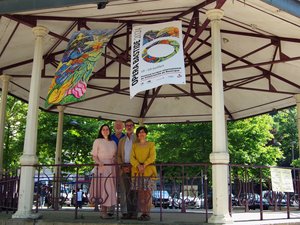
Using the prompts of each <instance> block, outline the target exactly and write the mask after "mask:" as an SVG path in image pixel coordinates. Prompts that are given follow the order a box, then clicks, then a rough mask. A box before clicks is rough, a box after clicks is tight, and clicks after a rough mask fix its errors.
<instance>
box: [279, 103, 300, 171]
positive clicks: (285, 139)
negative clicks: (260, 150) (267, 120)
mask: <svg viewBox="0 0 300 225" xmlns="http://www.w3.org/2000/svg"><path fill="white" fill-rule="evenodd" d="M274 121H275V123H276V126H275V127H274V130H273V133H274V136H275V139H274V143H275V145H279V146H280V147H281V149H282V151H283V154H284V156H285V158H283V159H282V160H280V161H279V165H281V166H290V165H291V162H292V160H293V156H292V155H293V154H292V153H293V152H294V159H296V158H299V151H298V149H299V144H298V129H297V110H296V108H295V107H291V108H288V109H284V110H281V111H279V112H278V113H277V114H276V115H274Z"/></svg>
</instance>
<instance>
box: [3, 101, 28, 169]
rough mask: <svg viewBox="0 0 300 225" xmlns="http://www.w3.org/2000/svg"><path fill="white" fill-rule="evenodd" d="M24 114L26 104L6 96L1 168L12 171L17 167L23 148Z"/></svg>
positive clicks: (25, 112)
mask: <svg viewBox="0 0 300 225" xmlns="http://www.w3.org/2000/svg"><path fill="white" fill-rule="evenodd" d="M26 114H27V105H26V104H24V103H23V102H22V101H20V100H18V99H16V98H14V97H12V96H7V106H6V121H5V122H6V123H5V135H4V148H3V151H4V153H3V158H4V162H3V168H6V169H9V170H14V169H17V168H18V167H19V158H20V156H21V155H22V152H23V146H24V135H25V127H26V126H25V124H26V116H25V115H26Z"/></svg>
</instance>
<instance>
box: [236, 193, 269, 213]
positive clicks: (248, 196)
mask: <svg viewBox="0 0 300 225" xmlns="http://www.w3.org/2000/svg"><path fill="white" fill-rule="evenodd" d="M238 199H239V205H246V204H247V203H248V207H249V209H253V210H255V209H259V208H260V195H259V194H257V193H242V194H241V195H240V196H238ZM262 206H263V209H264V210H268V209H269V206H270V204H269V202H268V200H267V199H266V198H264V197H263V198H262Z"/></svg>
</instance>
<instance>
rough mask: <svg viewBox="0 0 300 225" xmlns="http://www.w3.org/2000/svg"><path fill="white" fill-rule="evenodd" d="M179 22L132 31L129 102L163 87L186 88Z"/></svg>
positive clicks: (138, 28)
mask: <svg viewBox="0 0 300 225" xmlns="http://www.w3.org/2000/svg"><path fill="white" fill-rule="evenodd" d="M185 83H186V79H185V66H184V56H183V47H182V26H181V21H173V22H167V23H160V24H153V25H143V26H135V27H133V29H132V45H131V71H130V98H133V97H134V96H135V95H136V94H137V93H139V92H141V91H145V90H149V89H152V88H155V87H158V86H160V85H163V84H185Z"/></svg>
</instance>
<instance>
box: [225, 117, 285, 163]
mask: <svg viewBox="0 0 300 225" xmlns="http://www.w3.org/2000/svg"><path fill="white" fill-rule="evenodd" d="M273 125H274V121H273V119H272V117H270V116H269V115H262V116H256V117H252V118H248V119H244V120H239V121H236V122H231V123H229V124H228V149H229V152H230V159H231V163H233V164H247V165H266V166H267V165H269V166H273V165H276V162H277V161H278V160H279V159H281V158H282V157H283V154H282V152H281V150H280V148H279V147H278V146H274V145H269V142H270V141H271V140H272V139H273V138H274V136H273V134H272V133H271V132H270V131H271V130H272V128H273Z"/></svg>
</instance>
